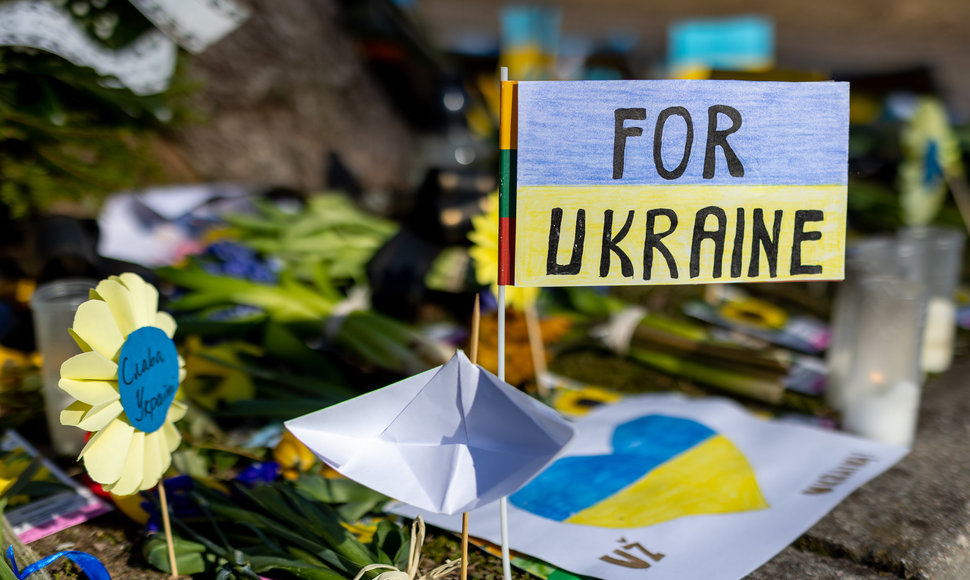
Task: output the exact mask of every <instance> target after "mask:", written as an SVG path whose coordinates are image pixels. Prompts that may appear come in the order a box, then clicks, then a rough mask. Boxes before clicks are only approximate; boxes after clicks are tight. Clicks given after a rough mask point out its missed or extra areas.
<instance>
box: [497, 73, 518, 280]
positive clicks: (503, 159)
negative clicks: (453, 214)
mask: <svg viewBox="0 0 970 580" xmlns="http://www.w3.org/2000/svg"><path fill="white" fill-rule="evenodd" d="M517 97H518V86H517V81H502V101H501V103H502V104H501V112H500V116H501V123H500V126H499V149H500V160H499V163H500V167H499V190H498V198H499V223H498V247H499V254H498V283H499V285H502V286H505V285H512V284H515V269H514V264H515V260H514V257H515V176H516V171H517V163H516V157H517V155H516V151H517V149H518V146H517V145H518V143H517V138H516V129H517V126H518V115H517V112H516V111H517V109H518V102H517V101H518V98H517Z"/></svg>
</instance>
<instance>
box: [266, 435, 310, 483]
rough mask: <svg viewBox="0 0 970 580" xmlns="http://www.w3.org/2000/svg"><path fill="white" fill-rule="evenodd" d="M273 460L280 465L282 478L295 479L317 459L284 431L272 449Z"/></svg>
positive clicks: (304, 446)
mask: <svg viewBox="0 0 970 580" xmlns="http://www.w3.org/2000/svg"><path fill="white" fill-rule="evenodd" d="M273 459H274V460H276V462H277V463H279V464H280V472H281V473H282V474H283V477H285V478H287V479H296V478H298V477H299V476H300V473H302V472H304V471H308V470H309V469H310V468H311V467H313V464H314V462H316V459H317V457H316V455H314V454H313V452H312V451H310V449H309V448H308V447H307V446H306V445H304V444H303V443H302V442H300V440H299V439H297V438H296V437H294V436H293V434H292V433H290V432H289V431H284V432H283V438H282V439H280V442H279V443H277V444H276V447H274V448H273Z"/></svg>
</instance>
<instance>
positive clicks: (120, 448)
mask: <svg viewBox="0 0 970 580" xmlns="http://www.w3.org/2000/svg"><path fill="white" fill-rule="evenodd" d="M134 435H135V428H134V427H132V426H131V425H129V424H128V423H126V422H125V421H122V420H120V419H118V420H115V421H112V422H111V424H110V425H108V426H107V428H105V429H104V430H103V431H98V432H97V433H95V434H94V436H93V437H91V440H90V441H88V444H87V445H85V446H84V449H83V450H81V457H83V458H84V467H85V468H86V469H87V470H88V475H90V476H91V479H93V480H94V481H96V482H98V483H101V484H109V485H111V484H114V483H115V482H117V481H118V479H119V478H120V477H121V473H122V470H123V469H124V467H125V462H126V460H127V458H128V450H129V449H130V447H131V440H132V438H133V437H134Z"/></svg>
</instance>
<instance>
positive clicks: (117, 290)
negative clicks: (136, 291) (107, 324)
mask: <svg viewBox="0 0 970 580" xmlns="http://www.w3.org/2000/svg"><path fill="white" fill-rule="evenodd" d="M94 291H95V293H96V294H97V296H99V297H100V298H101V299H102V300H104V302H105V303H106V304H107V305H108V308H110V309H111V314H112V315H113V316H114V320H115V324H117V325H118V329H119V330H120V331H121V334H123V335H125V336H128V335H129V334H130V333H131V331H132V330H134V329H135V328H136V326H135V315H134V312H133V311H132V310H133V308H132V302H131V292H129V291H128V288H126V287H125V285H124V284H122V283H121V282H119V281H117V280H113V279H111V278H108V279H107V280H102V281H101V282H99V283H98V286H97V288H95V289H94Z"/></svg>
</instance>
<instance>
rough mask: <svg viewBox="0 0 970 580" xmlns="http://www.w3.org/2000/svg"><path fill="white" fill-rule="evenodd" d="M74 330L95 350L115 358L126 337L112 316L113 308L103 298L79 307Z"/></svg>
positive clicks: (89, 301) (75, 316)
mask: <svg viewBox="0 0 970 580" xmlns="http://www.w3.org/2000/svg"><path fill="white" fill-rule="evenodd" d="M73 329H74V332H76V333H77V334H78V336H80V337H81V339H82V340H83V341H84V342H85V343H87V344H89V345H91V347H92V348H94V350H96V351H98V352H100V353H101V354H103V355H104V356H106V357H108V358H110V359H112V360H114V359H115V357H116V356H117V355H118V351H119V350H120V349H121V345H122V343H124V341H125V338H124V336H122V335H121V332H120V331H119V330H118V326H117V325H116V324H115V323H114V320H113V318H112V316H111V309H110V308H108V305H107V304H106V303H104V302H102V301H101V300H88V301H87V302H84V303H82V304H81V305H80V306H78V308H77V313H75V315H74V327H73Z"/></svg>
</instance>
